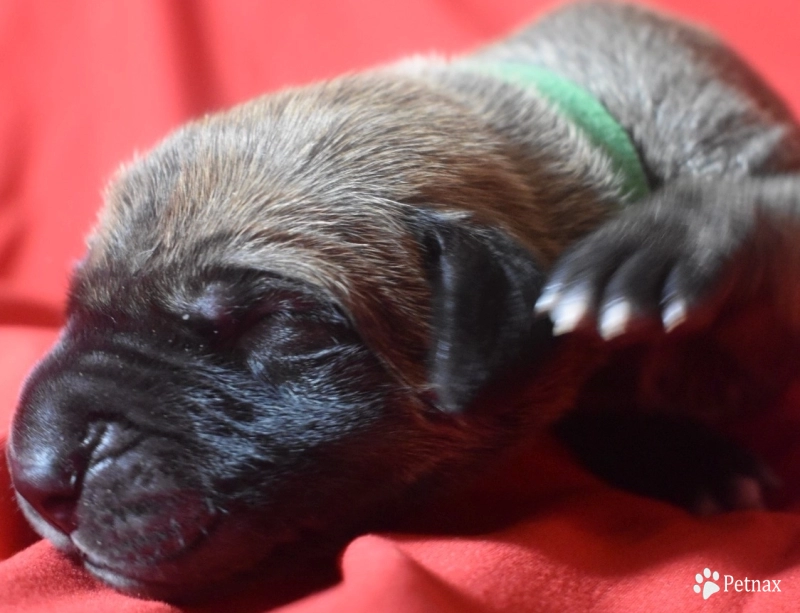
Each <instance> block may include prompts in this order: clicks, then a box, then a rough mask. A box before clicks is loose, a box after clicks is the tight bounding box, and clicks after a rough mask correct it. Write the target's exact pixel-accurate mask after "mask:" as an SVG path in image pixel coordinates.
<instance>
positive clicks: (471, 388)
mask: <svg viewBox="0 0 800 613" xmlns="http://www.w3.org/2000/svg"><path fill="white" fill-rule="evenodd" d="M414 225H415V229H416V230H417V235H418V236H419V238H420V241H421V244H422V247H423V252H424V253H425V255H426V265H427V270H428V277H429V280H430V284H431V288H432V297H433V298H432V300H433V304H432V320H431V336H432V338H431V349H430V354H429V356H428V373H429V381H430V383H431V386H432V387H433V390H434V392H435V394H436V405H437V406H438V407H439V408H440V409H441V410H443V411H446V412H450V413H455V412H460V411H463V410H464V409H466V408H467V407H468V406H469V404H470V403H471V402H472V400H474V398H475V396H476V395H477V393H478V391H479V390H480V389H481V388H482V387H483V386H484V385H486V384H487V383H488V382H490V381H491V380H493V379H495V378H496V377H498V376H499V375H502V374H504V372H506V371H507V370H508V369H509V368H510V367H513V366H514V365H516V364H519V363H521V362H523V361H527V360H532V359H534V358H536V357H537V356H538V355H539V354H541V353H543V352H544V351H545V350H546V349H547V347H548V346H549V345H550V342H549V341H550V340H551V339H552V325H551V323H550V321H549V319H548V318H536V317H535V316H534V305H535V303H536V299H537V298H538V296H539V293H540V291H541V289H542V286H543V284H544V273H543V271H542V270H541V268H540V266H539V264H537V262H536V261H535V259H534V257H533V256H532V254H531V253H529V252H528V251H527V250H526V249H525V248H523V247H522V246H521V245H520V244H518V243H517V242H516V241H515V240H513V239H512V238H511V237H510V236H509V235H507V234H506V233H505V232H503V231H502V230H499V229H497V228H492V227H487V226H481V225H478V224H476V223H474V222H472V221H470V220H469V219H464V218H463V217H461V218H459V217H450V216H447V215H445V214H437V213H429V212H426V213H424V214H422V215H421V216H420V217H419V218H417V219H416V220H415V224H414Z"/></svg>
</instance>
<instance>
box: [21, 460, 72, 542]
mask: <svg viewBox="0 0 800 613" xmlns="http://www.w3.org/2000/svg"><path fill="white" fill-rule="evenodd" d="M9 467H10V469H11V476H12V480H13V483H14V488H15V489H16V490H17V493H18V494H19V495H20V496H22V498H24V499H25V500H26V501H27V502H28V503H29V504H30V505H31V506H32V507H33V508H34V509H35V510H36V511H37V512H38V513H39V515H41V516H42V518H43V519H44V520H45V521H47V523H49V524H50V525H52V526H53V527H55V528H57V529H58V530H60V531H61V532H63V533H64V534H69V533H71V532H72V531H73V530H75V528H76V521H75V509H76V507H77V503H78V496H79V493H80V482H81V479H82V477H83V472H84V470H85V462H82V461H81V460H80V459H78V458H70V459H67V460H64V459H60V460H58V461H57V460H55V459H53V458H48V457H41V458H34V459H32V458H14V457H13V454H12V455H11V457H9Z"/></svg>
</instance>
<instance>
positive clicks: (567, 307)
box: [551, 292, 589, 336]
mask: <svg viewBox="0 0 800 613" xmlns="http://www.w3.org/2000/svg"><path fill="white" fill-rule="evenodd" d="M588 312H589V304H588V301H587V300H586V295H585V294H584V293H583V292H580V293H575V294H573V295H568V296H565V297H564V298H562V299H561V301H560V302H559V303H558V305H557V306H556V308H555V309H554V310H553V312H552V314H551V318H552V319H553V334H554V335H555V336H558V335H560V334H567V333H568V332H572V331H573V330H574V329H575V328H577V327H578V324H580V323H581V321H582V320H583V318H584V317H586V314H587V313H588Z"/></svg>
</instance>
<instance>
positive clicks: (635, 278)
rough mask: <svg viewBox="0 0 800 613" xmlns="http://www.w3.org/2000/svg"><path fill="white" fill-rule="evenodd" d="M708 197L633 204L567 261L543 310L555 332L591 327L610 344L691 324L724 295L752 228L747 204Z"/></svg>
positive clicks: (557, 270)
mask: <svg viewBox="0 0 800 613" xmlns="http://www.w3.org/2000/svg"><path fill="white" fill-rule="evenodd" d="M703 198H704V195H703V194H701V193H695V192H693V191H692V190H671V191H665V192H661V193H659V194H656V195H654V196H652V197H651V198H649V199H648V200H647V201H644V202H641V203H637V204H634V205H631V206H630V207H629V208H628V209H626V210H625V211H623V212H622V213H621V214H620V215H619V216H617V217H616V218H614V219H612V220H611V221H609V222H607V223H605V224H604V225H603V226H601V227H600V228H599V229H597V230H596V231H595V232H593V233H592V234H590V235H588V236H587V237H585V238H583V239H582V240H581V241H579V242H578V244H576V245H575V246H573V247H572V248H570V249H569V250H568V251H567V252H566V253H564V254H563V255H562V256H561V257H560V259H559V260H558V262H557V263H556V265H555V266H554V268H553V270H552V271H551V274H550V278H549V281H548V282H547V284H546V285H545V288H544V290H543V291H542V294H541V296H540V297H539V299H538V301H537V304H536V310H537V312H538V313H547V314H549V315H550V317H551V319H552V321H553V325H554V333H555V334H564V333H567V332H571V331H573V330H575V329H576V328H578V327H586V326H590V327H596V328H597V330H598V331H599V333H600V334H601V336H603V337H604V338H606V339H610V338H613V337H616V336H619V335H621V334H624V333H627V332H631V331H633V330H636V329H641V328H643V327H652V326H654V325H655V326H658V327H663V328H664V329H666V330H668V331H669V330H672V329H673V328H675V327H677V326H679V325H681V324H682V323H684V322H685V321H687V319H689V318H691V317H692V316H693V314H694V313H695V311H696V310H697V309H698V307H699V306H700V305H703V304H704V303H707V302H708V298H709V297H710V296H713V295H720V294H724V288H725V287H726V284H725V281H726V279H727V278H728V277H729V274H728V273H729V272H730V271H731V269H732V261H733V260H734V259H736V258H737V256H740V255H741V254H742V252H743V250H744V249H743V248H744V246H745V245H746V244H747V240H748V238H749V236H750V233H751V227H752V214H751V211H750V210H748V209H747V207H741V206H740V207H726V206H725V202H704V201H703Z"/></svg>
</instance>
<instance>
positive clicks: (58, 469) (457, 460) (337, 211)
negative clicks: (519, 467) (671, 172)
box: [8, 76, 570, 598]
mask: <svg viewBox="0 0 800 613" xmlns="http://www.w3.org/2000/svg"><path fill="white" fill-rule="evenodd" d="M527 196H528V195H527V194H526V193H525V188H524V186H523V185H522V183H521V182H520V180H519V179H518V178H517V176H516V175H515V173H514V169H513V167H512V166H511V165H510V164H509V162H508V161H507V158H506V157H505V156H504V155H503V146H502V143H500V142H497V141H496V140H495V139H494V137H493V136H492V135H487V134H486V130H485V128H484V127H483V126H481V125H480V124H479V123H478V122H475V121H474V120H471V119H469V116H468V115H466V114H465V113H464V111H463V109H461V108H459V107H458V105H457V104H456V103H455V102H453V101H451V100H449V99H448V98H447V97H446V96H444V95H442V94H439V93H437V92H435V91H434V92H431V91H430V90H429V89H428V88H426V87H424V86H421V85H418V84H416V83H415V82H413V81H408V82H404V81H403V80H402V79H400V78H397V77H392V78H388V77H381V76H361V77H350V78H346V79H342V80H339V81H334V82H331V83H328V84H324V85H319V86H315V87H312V88H306V89H302V90H296V91H289V92H285V93H282V94H279V95H276V96H272V97H267V98H264V99H260V100H257V101H254V102H251V103H248V104H246V105H244V106H242V107H239V108H236V109H233V110H232V111H230V112H228V113H225V114H221V115H217V116H212V117H208V118H205V119H202V120H200V121H198V122H195V123H193V124H190V125H188V126H187V127H185V128H183V129H181V130H179V131H178V132H177V133H175V134H173V135H172V136H171V137H169V138H168V139H167V140H166V141H164V142H163V143H162V144H161V145H159V146H158V147H157V148H156V149H155V150H154V151H152V152H151V153H150V154H149V155H148V156H146V157H144V158H143V159H139V160H137V161H134V162H133V163H132V164H131V165H130V166H129V167H127V168H125V169H123V170H122V171H121V173H120V174H119V176H118V177H117V178H116V180H115V181H114V183H113V184H112V186H111V188H110V189H109V191H108V194H107V199H106V205H105V208H104V210H103V212H102V213H101V216H100V220H99V223H98V227H97V228H96V230H95V232H94V234H93V235H92V236H91V237H90V239H89V249H88V252H87V255H86V257H85V258H84V260H83V261H82V263H81V264H80V265H79V266H78V268H77V270H76V272H75V276H74V278H73V281H72V287H71V293H70V299H69V302H68V312H67V314H68V321H67V324H66V326H65V328H64V330H63V332H62V334H61V336H60V339H59V341H58V343H57V344H56V346H55V348H54V349H53V350H52V351H51V353H50V354H49V355H48V356H47V357H46V358H45V359H44V360H43V361H42V363H41V364H40V365H39V366H38V367H37V368H36V370H35V371H34V372H33V373H32V375H31V376H30V378H29V380H28V381H27V383H26V385H25V388H24V390H23V394H22V400H21V404H20V407H19V409H18V412H17V414H16V416H15V421H14V424H13V430H12V434H11V439H10V444H9V451H8V454H9V463H10V466H11V469H12V473H13V478H14V482H15V486H16V488H17V491H18V494H19V501H20V505H21V506H22V508H23V511H24V512H25V513H26V515H27V516H28V518H29V519H30V521H31V522H32V524H33V525H34V527H35V528H36V529H37V530H38V531H39V532H40V533H41V534H42V535H44V536H45V537H47V538H49V539H50V540H51V541H52V542H53V543H54V544H55V545H56V546H57V547H58V548H59V549H62V550H64V551H66V552H69V553H71V554H73V555H75V556H76V557H77V558H78V559H80V560H81V561H82V563H83V564H84V565H85V567H86V568H87V569H88V570H89V571H90V572H92V573H93V574H94V575H96V576H98V577H100V578H101V579H103V580H105V581H106V582H108V583H110V584H111V585H113V586H115V587H117V588H118V589H121V590H125V591H128V592H131V593H134V594H139V595H144V596H157V597H162V598H165V597H166V598H171V597H174V596H178V595H182V594H184V593H187V592H191V591H192V590H193V589H195V588H196V587H197V586H198V585H201V584H207V583H208V582H209V581H213V580H217V579H222V578H224V577H225V576H227V575H229V574H231V573H233V572H235V571H237V570H239V569H244V568H249V567H251V566H253V565H254V564H256V563H257V562H260V561H262V560H264V559H267V558H269V557H270V556H274V555H276V552H278V551H282V550H286V548H289V549H291V548H292V547H295V546H297V547H300V546H301V544H307V543H312V544H313V543H315V542H318V541H323V540H325V538H323V536H322V535H326V537H329V536H331V535H336V534H338V533H345V532H347V531H348V530H350V529H352V527H353V526H357V525H358V523H359V522H360V521H363V520H364V519H365V518H367V517H368V516H369V515H370V514H371V513H375V512H376V511H377V510H378V509H380V508H383V507H384V506H385V505H387V504H392V503H393V501H397V500H399V499H402V497H403V494H404V493H406V492H407V491H409V488H410V487H412V486H413V485H414V484H417V483H419V482H420V481H422V480H424V479H426V478H428V477H430V476H431V475H436V474H437V473H441V472H443V471H451V470H454V469H455V468H457V467H460V466H464V465H465V464H466V463H467V462H468V461H469V460H470V459H472V458H474V457H476V456H478V455H480V453H481V452H482V451H486V450H492V449H496V448H497V447H498V446H500V445H502V444H503V443H504V442H505V441H507V440H508V438H509V436H510V435H511V431H513V430H515V429H517V428H519V427H520V424H523V423H528V422H532V421H540V422H541V421H546V420H547V418H548V417H549V416H552V414H553V413H554V412H558V410H559V408H558V407H559V405H560V404H561V405H563V404H564V403H565V402H567V401H566V400H564V399H562V396H563V394H562V391H563V389H562V388H569V387H570V385H569V384H567V383H566V382H565V383H564V385H561V386H559V385H556V384H555V383H554V382H553V381H550V383H549V386H546V389H544V388H543V391H542V392H541V398H540V399H539V401H538V402H540V404H541V412H540V414H534V415H527V416H524V417H521V416H515V415H514V414H513V411H512V410H511V409H509V411H508V412H505V413H504V412H503V411H500V410H498V411H494V412H491V413H488V412H482V411H479V410H470V409H469V408H468V407H469V406H470V405H471V404H472V402H473V400H474V398H475V396H476V394H478V392H479V391H480V389H482V388H483V387H484V386H485V384H487V383H489V382H491V381H492V380H495V379H496V378H497V377H498V376H499V375H501V374H502V373H503V372H504V371H505V370H506V369H507V368H509V367H510V366H511V365H512V364H514V363H517V362H520V361H522V360H525V359H530V358H531V356H532V355H534V354H536V353H537V352H539V351H541V349H542V347H544V345H545V339H546V338H547V337H548V336H549V329H548V328H547V326H546V325H543V324H541V323H535V322H534V320H533V319H532V316H531V313H532V307H533V304H534V302H535V299H536V296H537V294H538V291H539V287H540V285H541V281H542V274H541V272H540V264H539V263H538V261H537V259H536V257H535V255H534V254H533V253H531V250H530V249H528V248H525V247H523V246H521V244H520V242H519V241H518V240H516V239H515V238H514V237H513V231H512V230H509V229H508V228H507V227H504V224H503V217H502V214H500V213H498V212H497V211H501V210H508V209H509V207H510V208H511V209H513V206H514V203H519V202H521V201H523V200H524V198H526V197H527ZM559 377H561V375H559ZM562 378H563V377H562Z"/></svg>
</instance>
